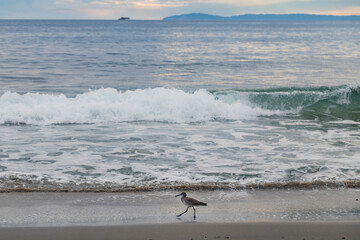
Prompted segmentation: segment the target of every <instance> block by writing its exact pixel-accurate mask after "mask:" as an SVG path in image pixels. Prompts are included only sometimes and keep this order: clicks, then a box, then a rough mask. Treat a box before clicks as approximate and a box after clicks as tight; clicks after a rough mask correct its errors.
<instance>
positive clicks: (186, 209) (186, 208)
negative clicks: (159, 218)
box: [176, 206, 190, 217]
mask: <svg viewBox="0 0 360 240" xmlns="http://www.w3.org/2000/svg"><path fill="white" fill-rule="evenodd" d="M189 207H190V206H189ZM189 207H187V208H186V211H185V212H183V213H180V214H179V215H177V216H176V217H180V216H181V215H183V214H184V213H186V212H187V211H188V209H189Z"/></svg>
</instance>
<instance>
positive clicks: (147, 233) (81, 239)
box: [0, 222, 360, 240]
mask: <svg viewBox="0 0 360 240" xmlns="http://www.w3.org/2000/svg"><path fill="white" fill-rule="evenodd" d="M0 238H1V239H14V240H15V239H16V240H22V239H24V240H25V239H26V240H66V239H77V240H92V239H100V240H106V239H119V240H125V239H134V240H137V239H139V240H140V239H144V240H149V239H152V240H160V239H164V240H171V239H173V240H177V239H179V240H180V239H188V240H190V239H193V240H196V239H219V240H220V239H244V240H252V239H253V240H275V239H276V240H281V239H288V240H292V239H294V240H303V239H304V240H310V239H317V240H321V239H323V240H343V239H349V240H358V239H360V222H266V223H264V222H263V223H261V222H257V223H248V222H247V223H225V224H224V223H205V224H201V223H200V224H196V223H190V224H188V223H178V224H158V225H149V224H147V225H127V226H92V227H89V226H88V227H45V228H39V227H33V228H5V229H0Z"/></svg>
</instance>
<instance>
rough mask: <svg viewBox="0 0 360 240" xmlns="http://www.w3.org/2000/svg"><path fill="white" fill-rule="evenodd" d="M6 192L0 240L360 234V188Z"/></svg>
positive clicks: (0, 204) (0, 199) (0, 207)
mask: <svg viewBox="0 0 360 240" xmlns="http://www.w3.org/2000/svg"><path fill="white" fill-rule="evenodd" d="M177 193H178V192H171V191H168V192H136V193H134V192H133V193H36V192H34V193H2V194H0V239H20V240H21V239H38V240H43V239H55V240H56V239H80V240H81V239H87V240H88V239H153V240H155V239H189V240H190V239H194V240H195V239H270V240H271V239H300V240H302V239H306V240H307V239H326V240H331V239H339V240H342V239H359V236H360V202H359V198H360V190H358V189H332V190H331V189H330V190H329V189H328V190H304V191H303V190H268V191H258V190H256V191H233V192H231V191H206V192H188V195H189V196H190V197H195V198H197V199H198V200H201V201H204V202H207V203H208V206H206V207H198V208H197V211H196V215H197V219H196V220H194V219H193V212H192V210H191V209H189V212H188V213H187V214H184V215H183V216H182V217H181V218H176V215H177V214H179V213H181V212H183V211H184V210H185V209H186V207H185V206H184V205H182V204H181V202H180V199H179V198H175V197H174V196H175V195H176V194H177Z"/></svg>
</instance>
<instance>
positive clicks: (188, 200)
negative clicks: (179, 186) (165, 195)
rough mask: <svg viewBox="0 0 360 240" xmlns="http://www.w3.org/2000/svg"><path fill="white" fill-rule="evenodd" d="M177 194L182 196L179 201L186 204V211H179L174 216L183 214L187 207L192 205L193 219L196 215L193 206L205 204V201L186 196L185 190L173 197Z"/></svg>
mask: <svg viewBox="0 0 360 240" xmlns="http://www.w3.org/2000/svg"><path fill="white" fill-rule="evenodd" d="M178 196H182V197H181V202H182V203H183V204H185V205H186V206H188V207H187V208H186V211H185V212H183V213H180V214H179V215H177V216H176V217H180V216H181V215H183V214H184V213H186V212H187V211H188V209H189V208H190V207H192V208H193V209H194V220H195V219H196V215H195V208H194V206H207V203H204V202H200V201H198V200H196V199H194V198H189V197H186V193H185V192H182V193H180V194H179V195H176V196H175V197H178Z"/></svg>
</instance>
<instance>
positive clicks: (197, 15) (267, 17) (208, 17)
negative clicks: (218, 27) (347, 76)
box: [163, 13, 360, 21]
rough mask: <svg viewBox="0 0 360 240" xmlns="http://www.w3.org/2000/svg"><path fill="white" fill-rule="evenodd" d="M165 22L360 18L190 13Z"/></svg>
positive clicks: (348, 19)
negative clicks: (228, 15) (227, 15)
mask: <svg viewBox="0 0 360 240" xmlns="http://www.w3.org/2000/svg"><path fill="white" fill-rule="evenodd" d="M163 20H243V21H270V20H273V21H304V20H307V21H320V20H326V21H329V20H332V21H338V20H343V21H356V20H358V21H360V16H358V15H353V16H334V15H315V14H304V13H298V14H244V15H236V16H231V17H222V16H216V15H209V14H204V13H190V14H183V15H175V16H170V17H166V18H164V19H163Z"/></svg>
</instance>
